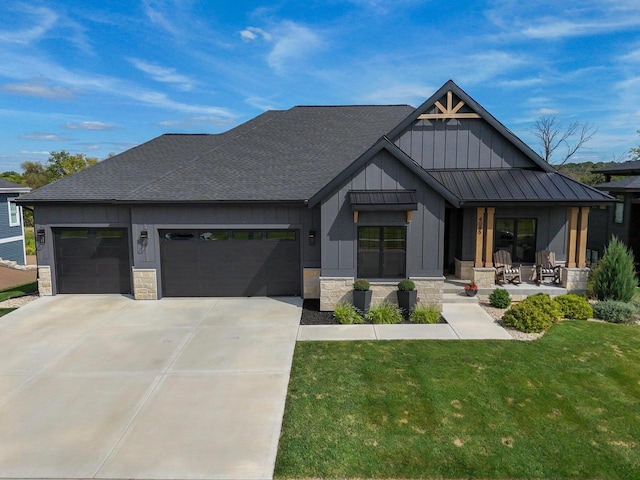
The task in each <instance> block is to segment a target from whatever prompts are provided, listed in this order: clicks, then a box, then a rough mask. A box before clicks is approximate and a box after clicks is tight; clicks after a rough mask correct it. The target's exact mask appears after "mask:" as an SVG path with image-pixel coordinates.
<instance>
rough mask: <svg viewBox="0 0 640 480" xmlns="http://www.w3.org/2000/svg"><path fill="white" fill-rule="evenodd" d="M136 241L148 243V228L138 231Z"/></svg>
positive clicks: (141, 243)
mask: <svg viewBox="0 0 640 480" xmlns="http://www.w3.org/2000/svg"><path fill="white" fill-rule="evenodd" d="M138 242H139V243H140V245H146V244H147V243H149V231H148V230H142V231H141V232H140V239H139V240H138Z"/></svg>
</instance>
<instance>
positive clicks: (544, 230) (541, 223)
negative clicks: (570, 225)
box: [459, 206, 567, 262]
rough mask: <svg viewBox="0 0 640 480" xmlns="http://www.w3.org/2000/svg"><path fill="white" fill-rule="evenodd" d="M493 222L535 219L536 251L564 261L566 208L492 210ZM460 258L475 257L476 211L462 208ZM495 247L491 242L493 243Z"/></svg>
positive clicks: (500, 208)
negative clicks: (542, 251)
mask: <svg viewBox="0 0 640 480" xmlns="http://www.w3.org/2000/svg"><path fill="white" fill-rule="evenodd" d="M495 218H496V219H498V218H535V219H536V224H537V230H536V251H540V250H550V251H552V252H555V254H556V260H558V261H559V262H564V261H565V260H566V258H567V207H552V206H549V207H544V208H540V207H537V208H536V207H496V211H495ZM463 222H464V223H463V234H462V245H461V247H462V258H459V260H473V259H474V254H475V235H476V231H475V228H476V209H475V208H465V209H464V215H463ZM494 245H495V242H494Z"/></svg>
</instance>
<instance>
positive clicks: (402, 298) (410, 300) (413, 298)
mask: <svg viewBox="0 0 640 480" xmlns="http://www.w3.org/2000/svg"><path fill="white" fill-rule="evenodd" d="M396 293H397V294H398V306H399V307H400V308H401V309H402V313H403V314H404V316H405V318H407V317H409V315H411V311H412V310H413V307H415V306H416V302H417V301H418V291H417V290H398V291H397V292H396Z"/></svg>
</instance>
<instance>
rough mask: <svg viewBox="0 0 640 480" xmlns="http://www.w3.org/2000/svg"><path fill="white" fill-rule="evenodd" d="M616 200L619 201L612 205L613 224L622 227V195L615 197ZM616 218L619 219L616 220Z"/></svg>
mask: <svg viewBox="0 0 640 480" xmlns="http://www.w3.org/2000/svg"><path fill="white" fill-rule="evenodd" d="M615 198H616V200H620V201H619V202H616V203H615V204H614V205H613V223H615V224H616V225H622V224H623V223H624V203H625V198H624V195H616V196H615ZM618 217H619V218H620V219H619V220H618Z"/></svg>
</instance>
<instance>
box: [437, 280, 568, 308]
mask: <svg viewBox="0 0 640 480" xmlns="http://www.w3.org/2000/svg"><path fill="white" fill-rule="evenodd" d="M468 283H469V281H468V280H462V279H460V278H458V277H455V276H453V275H448V276H446V277H445V281H444V287H443V290H442V292H443V296H444V302H445V303H467V302H469V303H475V300H474V299H477V300H479V301H482V302H486V301H488V299H489V295H490V294H491V293H492V292H493V291H494V290H495V289H496V288H503V289H505V290H506V291H507V292H509V295H510V296H511V299H512V300H513V301H515V302H519V301H520V300H522V299H524V298H525V297H528V296H530V295H535V294H537V293H546V294H547V295H549V296H550V297H557V296H558V295H564V294H566V293H569V290H567V289H566V288H565V287H563V286H560V285H554V284H553V283H547V282H543V283H541V284H540V285H536V284H535V282H533V281H531V280H524V281H523V282H522V283H521V284H519V285H513V284H510V283H507V284H506V285H492V286H490V287H479V288H478V294H477V295H476V296H475V297H467V296H466V294H465V292H464V286H465V285H467V284H468Z"/></svg>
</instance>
